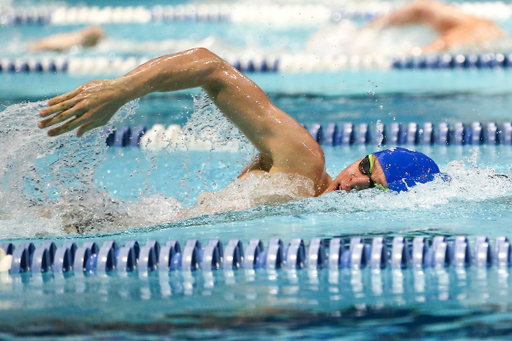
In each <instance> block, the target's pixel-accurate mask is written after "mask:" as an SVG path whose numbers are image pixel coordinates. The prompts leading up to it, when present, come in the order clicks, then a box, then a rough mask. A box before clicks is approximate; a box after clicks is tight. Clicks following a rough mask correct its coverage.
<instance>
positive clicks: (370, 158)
mask: <svg viewBox="0 0 512 341" xmlns="http://www.w3.org/2000/svg"><path fill="white" fill-rule="evenodd" d="M373 157H374V155H373V154H368V160H370V174H372V172H373Z"/></svg>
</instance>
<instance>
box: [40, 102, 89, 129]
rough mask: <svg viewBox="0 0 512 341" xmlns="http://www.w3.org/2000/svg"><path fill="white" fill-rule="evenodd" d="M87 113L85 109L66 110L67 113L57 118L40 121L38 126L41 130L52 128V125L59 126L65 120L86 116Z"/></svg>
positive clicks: (58, 115) (64, 112) (73, 108)
mask: <svg viewBox="0 0 512 341" xmlns="http://www.w3.org/2000/svg"><path fill="white" fill-rule="evenodd" d="M86 111H87V109H86V108H83V107H82V108H76V107H72V108H70V109H68V110H65V111H63V112H61V113H59V114H57V115H55V116H52V117H50V118H47V119H46V120H42V121H39V123H38V124H37V126H38V127H39V128H46V127H51V126H52V125H55V124H58V123H60V122H64V121H65V120H67V119H69V118H71V117H73V116H77V117H79V116H80V115H82V114H84V113H85V112H86Z"/></svg>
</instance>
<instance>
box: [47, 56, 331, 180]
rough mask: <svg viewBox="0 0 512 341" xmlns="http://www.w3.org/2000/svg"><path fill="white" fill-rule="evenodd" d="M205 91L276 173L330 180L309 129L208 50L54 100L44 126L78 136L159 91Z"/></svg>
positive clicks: (146, 66)
mask: <svg viewBox="0 0 512 341" xmlns="http://www.w3.org/2000/svg"><path fill="white" fill-rule="evenodd" d="M194 87H202V88H203V89H204V90H205V91H207V93H208V95H209V96H210V98H211V100H212V101H213V102H214V103H215V105H216V106H217V107H218V108H219V109H220V110H221V111H222V112H223V113H224V115H225V116H226V117H227V118H228V119H229V120H231V121H232V122H233V123H234V124H235V125H236V126H237V127H238V128H239V129H240V130H241V131H242V132H243V133H244V134H245V136H247V138H248V139H249V140H250V141H251V142H252V143H253V144H254V146H255V147H256V148H257V149H258V150H259V151H260V153H261V155H262V158H264V159H268V160H271V164H272V168H271V170H270V173H272V172H288V173H297V174H300V175H304V176H307V177H309V178H311V179H313V180H314V181H315V183H317V182H319V181H322V183H323V181H324V180H325V179H326V176H327V175H326V173H325V168H324V167H325V161H324V154H323V151H322V149H321V147H320V146H319V145H318V143H316V141H315V140H314V139H313V137H312V136H311V135H310V134H309V133H308V131H307V130H306V129H305V128H304V127H303V126H301V125H300V124H299V123H298V122H297V121H295V120H294V119H293V118H291V117H290V116H289V115H287V114H286V113H285V112H283V111H282V110H280V109H278V108H277V107H275V106H274V105H273V103H272V102H271V101H270V100H269V98H268V97H267V96H266V95H265V93H264V92H263V91H262V90H261V89H260V88H259V87H258V86H257V85H256V84H255V83H253V82H252V81H251V80H250V79H248V78H247V77H245V76H244V75H243V74H242V73H240V72H239V71H238V70H236V69H235V68H233V67H232V66H231V65H229V64H228V63H227V62H225V61H224V60H222V59H221V58H219V57H218V56H216V55H215V54H213V53H211V52H210V51H208V50H206V49H202V48H199V49H193V50H189V51H185V52H181V53H177V54H172V55H168V56H164V57H160V58H156V59H153V60H151V61H149V62H147V63H146V64H144V65H141V66H140V67H138V68H136V69H135V70H133V71H132V72H130V73H128V74H126V75H125V76H123V77H119V78H116V79H112V80H96V81H92V82H88V83H85V84H83V85H81V86H79V87H78V88H77V89H75V90H73V91H71V92H69V93H67V94H64V95H61V96H58V97H55V98H53V99H51V100H50V101H49V102H48V104H49V105H50V106H49V107H48V108H46V109H43V110H42V111H41V113H40V115H41V116H43V117H47V116H50V115H53V116H51V117H49V118H47V119H45V120H42V121H41V122H39V127H40V128H45V127H49V126H53V125H55V124H59V123H61V122H64V121H66V120H68V121H67V122H65V123H64V124H62V125H61V126H58V127H56V128H53V129H51V130H49V131H48V134H49V135H59V134H62V133H65V132H68V131H71V130H73V129H75V128H78V131H77V135H78V136H81V135H82V134H83V133H85V132H86V131H89V130H91V129H93V128H96V127H99V126H101V125H104V124H106V123H107V122H108V121H109V120H110V118H111V117H112V116H113V115H114V114H115V112H116V111H117V110H118V109H119V108H120V107H121V106H122V105H123V104H125V103H126V102H128V101H130V100H132V99H135V98H139V97H142V96H145V95H147V94H149V93H151V92H156V91H175V90H181V89H188V88H194Z"/></svg>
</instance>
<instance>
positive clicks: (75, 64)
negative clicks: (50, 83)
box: [0, 53, 512, 75]
mask: <svg viewBox="0 0 512 341" xmlns="http://www.w3.org/2000/svg"><path fill="white" fill-rule="evenodd" d="M222 57H223V58H224V59H225V60H226V61H227V62H228V63H230V64H231V65H233V66H234V67H235V68H237V69H238V70H240V71H242V72H245V73H306V72H336V71H342V70H348V69H350V70H375V69H378V70H387V69H395V70H420V69H428V70H447V69H471V70H486V69H496V68H501V69H509V68H512V53H483V54H479V55H477V54H432V55H420V56H403V57H387V56H357V55H354V56H345V55H322V56H318V55H313V54H283V55H253V54H251V57H246V56H244V55H243V54H242V55H238V56H237V55H230V54H228V55H225V56H222ZM150 59H151V57H134V56H132V57H115V58H110V59H109V58H107V57H83V58H79V57H69V58H68V57H62V56H61V57H56V58H50V57H44V58H37V57H29V58H25V57H21V58H13V59H12V58H2V59H0V73H9V74H20V73H66V74H70V75H119V74H124V73H127V72H129V71H131V70H133V69H134V68H136V67H137V66H139V65H142V64H144V63H145V62H147V61H148V60H150Z"/></svg>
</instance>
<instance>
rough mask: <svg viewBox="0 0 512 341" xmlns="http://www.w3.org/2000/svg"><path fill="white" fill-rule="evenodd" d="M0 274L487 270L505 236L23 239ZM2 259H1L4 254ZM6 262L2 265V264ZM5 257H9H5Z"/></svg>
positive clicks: (7, 253)
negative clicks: (182, 241) (141, 240)
mask: <svg viewBox="0 0 512 341" xmlns="http://www.w3.org/2000/svg"><path fill="white" fill-rule="evenodd" d="M0 249H1V250H2V251H3V252H1V253H0V258H1V259H0V264H1V268H0V271H4V272H5V271H8V272H9V273H10V274H20V273H24V272H32V273H47V272H53V273H54V274H56V273H69V274H73V275H74V276H78V277H79V276H84V275H85V276H94V275H97V274H104V273H108V272H114V271H117V272H132V271H138V272H139V273H140V272H144V273H148V272H153V271H157V270H158V271H164V272H169V271H195V270H203V271H212V270H219V269H224V270H236V269H239V268H245V269H250V270H254V269H259V268H262V269H268V270H277V269H281V268H283V269H288V270H291V269H302V268H306V269H309V270H315V269H322V268H329V269H331V270H338V269H344V268H346V269H362V268H370V269H386V268H391V269H406V268H412V269H423V268H448V267H453V268H466V267H477V268H487V267H491V266H493V265H494V266H497V267H500V268H508V267H510V266H512V247H511V245H510V240H509V239H508V238H507V237H504V236H501V237H497V238H496V239H495V240H494V241H493V242H491V241H490V240H489V238H487V237H485V236H478V237H476V238H475V241H474V242H473V245H471V243H470V242H469V241H468V238H467V237H466V236H455V237H454V238H451V239H448V238H446V237H445V236H435V237H433V238H427V237H421V236H419V237H414V238H413V239H412V240H411V239H409V238H404V237H402V236H396V237H394V238H392V239H386V238H383V237H374V238H371V239H370V238H363V237H352V238H350V239H349V240H347V239H343V238H332V239H323V238H313V239H312V240H311V241H310V243H309V245H306V244H305V242H304V240H302V239H300V238H295V239H292V240H291V241H290V242H289V243H288V244H285V243H284V242H283V241H282V240H281V239H280V238H273V239H271V240H269V241H268V246H267V249H266V250H265V248H264V243H263V241H261V240H259V239H253V240H251V241H249V243H248V244H247V247H246V250H245V253H244V247H243V243H242V242H241V241H240V240H238V239H233V240H230V241H229V242H228V244H227V246H226V247H225V248H223V244H222V242H221V241H220V240H218V239H213V240H209V241H208V242H207V243H206V244H204V245H202V244H201V242H200V241H199V240H197V239H189V240H188V241H187V242H186V243H185V244H184V247H183V248H181V246H180V243H179V242H178V241H175V240H169V241H166V242H165V244H163V243H162V244H161V243H160V242H158V241H155V240H150V241H147V242H146V244H145V245H144V246H141V245H139V243H138V242H137V241H129V242H126V243H125V244H124V245H123V246H120V245H119V244H118V243H117V242H116V241H113V240H107V241H104V242H103V244H102V245H101V246H98V244H97V243H95V242H86V243H84V244H83V245H82V246H81V247H77V246H76V243H75V242H67V243H65V244H63V245H62V246H60V247H57V246H56V244H55V242H52V241H49V242H44V243H43V244H41V245H40V246H38V247H35V246H34V244H33V243H31V242H26V243H21V244H19V245H14V244H12V243H3V244H1V245H0ZM6 257H7V258H6ZM6 261H7V262H6ZM8 261H10V262H8Z"/></svg>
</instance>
